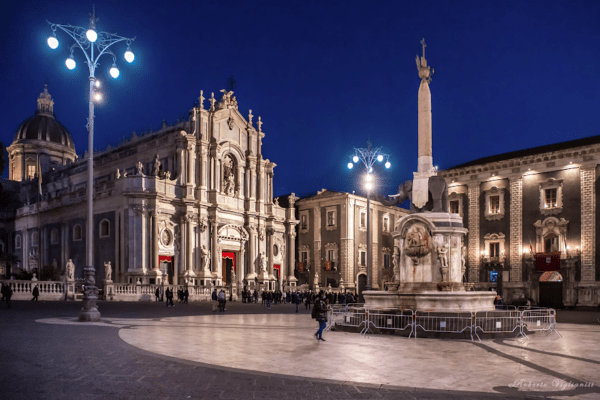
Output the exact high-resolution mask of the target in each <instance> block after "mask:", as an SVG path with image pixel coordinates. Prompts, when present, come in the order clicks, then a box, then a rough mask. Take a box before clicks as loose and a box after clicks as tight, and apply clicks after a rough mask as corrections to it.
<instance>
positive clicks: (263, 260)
mask: <svg viewBox="0 0 600 400" xmlns="http://www.w3.org/2000/svg"><path fill="white" fill-rule="evenodd" d="M260 272H265V273H266V272H267V259H266V257H265V252H264V251H263V252H261V253H260Z"/></svg>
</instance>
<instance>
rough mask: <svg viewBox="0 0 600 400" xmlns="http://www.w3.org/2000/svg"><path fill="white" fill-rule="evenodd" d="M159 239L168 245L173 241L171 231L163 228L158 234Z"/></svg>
mask: <svg viewBox="0 0 600 400" xmlns="http://www.w3.org/2000/svg"><path fill="white" fill-rule="evenodd" d="M160 239H161V241H162V243H163V245H165V246H170V245H171V243H172V241H173V235H171V232H170V231H169V230H168V229H163V231H162V233H161V234H160Z"/></svg>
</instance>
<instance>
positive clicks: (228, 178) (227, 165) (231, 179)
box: [223, 156, 235, 196]
mask: <svg viewBox="0 0 600 400" xmlns="http://www.w3.org/2000/svg"><path fill="white" fill-rule="evenodd" d="M233 167H234V164H233V160H232V159H231V157H230V156H226V157H225V158H224V159H223V191H224V192H225V194H226V195H227V196H233V194H234V193H235V175H234V171H233Z"/></svg>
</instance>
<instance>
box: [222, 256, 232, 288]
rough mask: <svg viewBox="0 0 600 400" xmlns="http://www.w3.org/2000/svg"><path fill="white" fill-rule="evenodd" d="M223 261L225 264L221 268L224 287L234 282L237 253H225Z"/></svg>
mask: <svg viewBox="0 0 600 400" xmlns="http://www.w3.org/2000/svg"><path fill="white" fill-rule="evenodd" d="M221 261H222V263H223V264H222V266H221V273H222V280H223V286H227V285H230V284H231V283H232V282H233V279H232V278H233V277H234V276H235V275H234V273H235V253H233V252H228V251H224V252H223V253H222V258H221Z"/></svg>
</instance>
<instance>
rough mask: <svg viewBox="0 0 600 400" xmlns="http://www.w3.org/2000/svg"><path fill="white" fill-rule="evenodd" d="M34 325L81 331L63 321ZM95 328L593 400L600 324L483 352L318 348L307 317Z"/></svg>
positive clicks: (344, 340)
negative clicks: (47, 325)
mask: <svg viewBox="0 0 600 400" xmlns="http://www.w3.org/2000/svg"><path fill="white" fill-rule="evenodd" d="M279 307H281V306H279ZM283 307H286V306H283ZM37 322H38V323H44V324H61V325H64V324H73V325H77V327H75V326H74V327H73V329H81V328H83V325H89V324H81V323H76V322H75V321H74V318H67V317H63V318H44V319H38V320H37ZM95 325H98V326H106V327H114V328H116V329H118V336H119V337H120V338H121V339H122V340H123V341H124V342H126V343H128V344H130V345H132V346H135V347H137V348H139V349H141V350H144V351H146V352H149V353H152V354H157V355H160V356H165V357H170V358H173V359H178V360H185V361H187V362H194V363H202V364H208V365H213V366H216V367H220V368H225V369H232V370H247V371H252V372H256V371H259V372H261V373H266V374H276V375H290V376H294V377H305V378H309V379H324V378H326V379H327V380H333V381H338V383H343V384H358V385H366V386H369V387H382V388H390V389H394V388H397V389H399V390H402V389H406V388H417V389H434V390H445V391H464V392H473V393H474V394H475V393H477V392H478V393H482V392H483V393H489V394H504V395H508V396H511V395H512V396H523V395H526V396H527V395H533V396H538V395H539V396H550V397H552V398H567V397H575V398H589V399H592V398H594V399H599V398H600V390H599V389H600V349H599V346H598V341H599V339H600V324H596V325H577V324H570V323H559V325H558V330H559V332H560V333H561V335H562V338H559V337H558V336H557V335H555V334H552V335H549V336H546V335H545V334H535V335H531V336H530V340H523V339H518V340H517V339H499V340H484V341H482V342H471V341H468V340H440V339H416V340H415V339H412V338H411V339H409V338H404V337H395V336H387V335H369V336H361V335H358V334H354V333H347V332H326V333H325V334H324V338H325V339H326V340H327V341H326V342H318V341H316V340H315V339H314V338H313V336H312V335H313V333H314V332H315V331H316V323H315V322H314V321H313V320H312V319H311V318H310V316H309V315H307V314H306V313H304V314H287V313H286V314H227V313H224V314H221V313H218V314H211V315H192V316H189V315H188V316H178V317H165V318H139V319H138V318H108V317H107V318H103V321H102V322H101V323H96V324H95ZM174 333H176V335H174ZM576 386H582V387H579V388H576ZM226 397H227V396H225V398H226ZM369 398H370V397H369ZM417 398H419V396H417Z"/></svg>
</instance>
